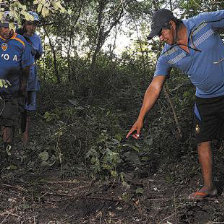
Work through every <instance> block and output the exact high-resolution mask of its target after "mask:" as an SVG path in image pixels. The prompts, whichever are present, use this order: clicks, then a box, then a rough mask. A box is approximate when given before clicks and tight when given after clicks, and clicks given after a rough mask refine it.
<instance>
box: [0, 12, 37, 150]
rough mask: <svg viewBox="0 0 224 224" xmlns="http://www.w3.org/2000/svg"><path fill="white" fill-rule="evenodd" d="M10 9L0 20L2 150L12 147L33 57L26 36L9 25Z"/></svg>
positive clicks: (0, 120)
mask: <svg viewBox="0 0 224 224" xmlns="http://www.w3.org/2000/svg"><path fill="white" fill-rule="evenodd" d="M10 22H11V18H10V12H8V11H6V12H4V16H3V18H2V19H1V22H0V126H1V130H2V138H3V144H4V150H7V151H9V150H10V149H11V147H12V142H13V135H14V129H15V127H17V126H18V125H19V124H20V118H21V112H22V111H23V109H24V98H25V96H26V86H27V79H28V77H29V73H30V66H31V65H32V64H33V63H34V60H33V59H32V57H31V56H30V55H31V53H30V48H28V47H27V42H26V40H25V38H24V37H23V36H21V35H19V34H17V33H15V32H14V30H13V29H11V28H10Z"/></svg>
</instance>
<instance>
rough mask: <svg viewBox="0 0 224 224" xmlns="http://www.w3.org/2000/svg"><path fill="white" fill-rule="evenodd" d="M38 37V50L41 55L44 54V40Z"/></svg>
mask: <svg viewBox="0 0 224 224" xmlns="http://www.w3.org/2000/svg"><path fill="white" fill-rule="evenodd" d="M38 39H39V48H38V52H39V54H40V55H42V54H43V47H42V42H41V39H40V37H39V36H38Z"/></svg>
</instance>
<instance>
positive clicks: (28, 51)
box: [21, 41, 34, 68]
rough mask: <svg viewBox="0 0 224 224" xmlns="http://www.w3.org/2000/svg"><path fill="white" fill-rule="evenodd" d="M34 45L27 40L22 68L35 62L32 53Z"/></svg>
mask: <svg viewBox="0 0 224 224" xmlns="http://www.w3.org/2000/svg"><path fill="white" fill-rule="evenodd" d="M31 49H32V46H31V45H30V44H29V43H28V42H27V41H26V42H25V47H24V51H23V54H22V63H21V64H22V68H25V67H27V66H30V65H32V64H33V63H34V58H33V57H32V55H31Z"/></svg>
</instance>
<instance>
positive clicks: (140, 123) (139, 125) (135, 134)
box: [126, 120, 143, 139]
mask: <svg viewBox="0 0 224 224" xmlns="http://www.w3.org/2000/svg"><path fill="white" fill-rule="evenodd" d="M142 126H143V121H141V120H137V121H136V122H135V123H134V125H133V126H132V128H131V129H130V131H129V132H128V134H127V136H126V138H128V137H129V136H130V135H132V137H133V138H135V139H138V138H139V136H140V131H141V129H142Z"/></svg>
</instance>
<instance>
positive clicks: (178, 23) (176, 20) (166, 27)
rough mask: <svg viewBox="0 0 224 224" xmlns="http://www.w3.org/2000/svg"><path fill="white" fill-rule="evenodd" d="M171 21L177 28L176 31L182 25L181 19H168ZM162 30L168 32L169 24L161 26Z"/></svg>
mask: <svg viewBox="0 0 224 224" xmlns="http://www.w3.org/2000/svg"><path fill="white" fill-rule="evenodd" d="M170 20H172V21H174V22H175V24H176V26H177V30H178V29H179V27H180V26H181V25H182V24H183V21H182V20H181V19H177V18H176V17H173V18H172V19H170ZM163 28H165V29H169V30H170V24H169V23H167V24H165V25H164V26H163Z"/></svg>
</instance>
